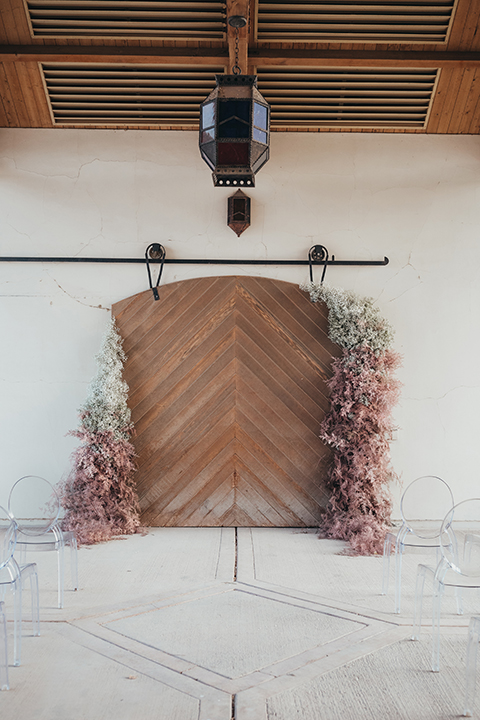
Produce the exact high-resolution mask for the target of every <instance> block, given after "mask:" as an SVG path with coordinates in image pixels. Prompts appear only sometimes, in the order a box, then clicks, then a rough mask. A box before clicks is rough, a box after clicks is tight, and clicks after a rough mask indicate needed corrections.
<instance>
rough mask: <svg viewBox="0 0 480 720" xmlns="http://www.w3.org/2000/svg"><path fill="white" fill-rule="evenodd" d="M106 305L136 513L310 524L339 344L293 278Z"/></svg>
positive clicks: (202, 284) (178, 287)
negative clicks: (122, 358) (126, 417)
mask: <svg viewBox="0 0 480 720" xmlns="http://www.w3.org/2000/svg"><path fill="white" fill-rule="evenodd" d="M159 295H160V299H159V300H158V301H154V299H153V295H152V292H151V291H150V290H148V291H145V292H143V293H140V294H139V295H135V296H133V297H130V298H127V299H125V300H122V301H120V302H118V303H116V304H115V305H114V307H113V314H114V316H115V318H116V320H117V324H118V327H119V330H120V333H121V335H122V337H123V338H124V348H125V351H126V353H127V355H128V360H127V362H126V365H125V380H126V381H127V383H128V384H129V387H130V394H129V404H130V407H131V410H132V416H133V421H134V423H135V428H136V436H135V439H134V444H135V447H136V450H137V453H138V465H139V469H138V473H137V486H138V493H139V497H140V505H141V510H142V523H143V524H145V525H150V526H164V525H176V526H195V527H198V526H261V527H271V526H274V527H302V526H303V527H305V526H306V527H313V526H316V525H317V524H318V521H319V516H320V512H321V509H322V508H323V507H325V504H326V502H327V497H326V494H325V490H324V487H323V480H322V478H324V476H325V465H326V462H327V460H328V450H327V448H326V447H325V446H324V445H323V444H322V443H321V442H320V440H319V438H318V434H319V429H320V422H321V420H322V418H323V417H324V414H325V412H326V410H327V409H328V390H327V388H326V384H325V383H326V380H327V379H328V377H329V376H330V363H331V359H332V355H337V354H338V347H337V346H336V345H334V344H333V343H332V342H331V341H330V340H329V339H328V337H327V315H326V308H325V307H324V306H323V305H321V304H313V303H311V302H310V299H309V297H308V295H307V294H306V293H304V292H302V291H301V290H299V288H298V287H297V286H296V285H293V284H291V283H287V282H282V281H279V280H271V279H266V278H258V277H217V278H199V279H194V280H186V281H182V282H177V283H173V284H171V285H165V286H163V287H160V288H159Z"/></svg>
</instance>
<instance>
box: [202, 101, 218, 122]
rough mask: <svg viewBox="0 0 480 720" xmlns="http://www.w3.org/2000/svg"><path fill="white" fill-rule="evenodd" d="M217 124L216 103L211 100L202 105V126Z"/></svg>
mask: <svg viewBox="0 0 480 720" xmlns="http://www.w3.org/2000/svg"><path fill="white" fill-rule="evenodd" d="M212 125H215V103H213V102H210V103H207V104H206V105H203V107H202V128H209V127H212Z"/></svg>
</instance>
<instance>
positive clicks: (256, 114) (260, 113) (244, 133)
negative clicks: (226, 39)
mask: <svg viewBox="0 0 480 720" xmlns="http://www.w3.org/2000/svg"><path fill="white" fill-rule="evenodd" d="M240 20H244V18H237V17H236V16H234V17H232V18H230V20H229V22H230V21H235V22H236V23H237V24H234V23H233V22H230V24H232V25H233V26H234V27H235V28H236V30H237V39H238V27H241V25H240V24H238V23H239V22H240ZM237 47H238V43H237ZM215 80H216V83H217V87H216V88H215V89H214V90H213V91H212V92H211V93H210V95H209V96H208V97H207V99H206V100H205V101H204V102H203V103H202V104H201V106H200V138H199V144H200V153H201V155H202V157H203V159H204V160H205V162H206V163H207V165H208V166H209V167H210V168H211V169H212V171H213V173H212V176H213V184H214V185H215V187H224V186H232V185H233V186H235V185H236V186H239V185H240V186H242V185H243V186H248V187H253V186H254V185H255V173H256V172H258V171H259V170H260V168H261V167H262V166H263V165H265V163H266V162H267V160H268V158H269V141H270V106H269V104H268V103H267V101H266V100H265V98H264V97H263V96H262V95H261V94H260V92H259V91H258V89H257V77H256V75H241V70H240V67H239V66H238V50H237V57H236V62H235V65H234V67H233V74H232V75H215Z"/></svg>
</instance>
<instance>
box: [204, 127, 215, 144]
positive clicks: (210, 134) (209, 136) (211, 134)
mask: <svg viewBox="0 0 480 720" xmlns="http://www.w3.org/2000/svg"><path fill="white" fill-rule="evenodd" d="M213 140H215V128H214V127H212V128H209V129H208V130H204V131H203V132H202V143H208V142H213Z"/></svg>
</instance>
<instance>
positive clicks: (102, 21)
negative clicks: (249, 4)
mask: <svg viewBox="0 0 480 720" xmlns="http://www.w3.org/2000/svg"><path fill="white" fill-rule="evenodd" d="M27 8H28V13H29V16H30V22H31V26H32V30H33V34H34V36H35V37H46V36H48V37H55V36H56V37H65V36H67V37H78V36H82V37H84V36H88V37H131V38H134V37H155V38H164V39H175V40H179V39H181V40H222V39H224V37H225V35H224V33H225V6H224V3H223V2H221V0H212V1H211V2H201V1H198V0H197V2H195V1H193V2H191V1H190V2H189V0H172V1H170V2H169V1H168V0H120V1H119V2H112V0H60V1H59V0H27Z"/></svg>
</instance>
